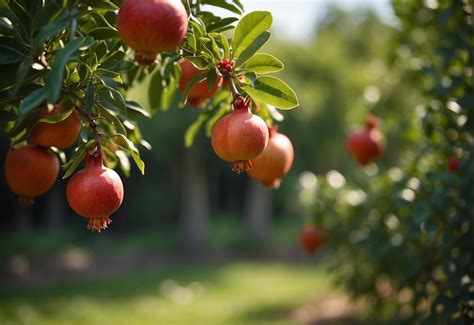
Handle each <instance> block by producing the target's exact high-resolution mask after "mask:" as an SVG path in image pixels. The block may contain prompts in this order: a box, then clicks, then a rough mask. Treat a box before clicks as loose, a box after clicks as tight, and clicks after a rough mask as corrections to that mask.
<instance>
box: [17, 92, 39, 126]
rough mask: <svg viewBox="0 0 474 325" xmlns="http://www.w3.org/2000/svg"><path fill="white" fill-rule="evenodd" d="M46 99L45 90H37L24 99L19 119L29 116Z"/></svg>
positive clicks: (19, 110) (19, 111)
mask: <svg viewBox="0 0 474 325" xmlns="http://www.w3.org/2000/svg"><path fill="white" fill-rule="evenodd" d="M45 99H46V91H45V89H44V88H39V89H36V90H35V91H33V92H31V93H30V94H29V95H28V96H26V97H25V99H23V101H22V102H21V104H20V108H19V109H18V118H19V119H22V118H24V117H25V116H27V115H28V114H29V113H30V112H31V111H32V110H33V109H34V108H36V107H38V106H39V105H40V104H41V103H42V102H43V101H44V100H45Z"/></svg>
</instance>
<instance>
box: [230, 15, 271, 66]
mask: <svg viewBox="0 0 474 325" xmlns="http://www.w3.org/2000/svg"><path fill="white" fill-rule="evenodd" d="M272 22H273V18H272V14H271V13H270V12H268V11H254V12H251V13H249V14H247V15H245V16H244V17H243V18H242V19H241V20H240V22H239V23H238V24H237V27H236V28H235V33H234V40H233V42H232V48H233V50H234V54H233V55H234V57H236V58H238V57H239V56H240V54H241V53H242V52H243V51H244V50H245V49H246V48H247V47H248V46H250V45H251V44H252V43H253V42H254V41H255V40H256V39H257V38H258V37H259V36H260V35H261V34H262V33H263V32H265V31H266V30H268V29H269V28H270V27H271V26H272Z"/></svg>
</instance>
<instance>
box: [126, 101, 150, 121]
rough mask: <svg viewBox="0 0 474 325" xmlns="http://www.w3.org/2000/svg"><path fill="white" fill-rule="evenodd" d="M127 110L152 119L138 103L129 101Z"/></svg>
mask: <svg viewBox="0 0 474 325" xmlns="http://www.w3.org/2000/svg"><path fill="white" fill-rule="evenodd" d="M127 109H129V110H132V111H134V112H137V113H140V114H141V115H143V116H145V117H148V118H151V114H150V113H148V111H146V110H145V109H144V108H143V107H141V106H140V105H139V104H138V103H136V102H133V101H130V100H127Z"/></svg>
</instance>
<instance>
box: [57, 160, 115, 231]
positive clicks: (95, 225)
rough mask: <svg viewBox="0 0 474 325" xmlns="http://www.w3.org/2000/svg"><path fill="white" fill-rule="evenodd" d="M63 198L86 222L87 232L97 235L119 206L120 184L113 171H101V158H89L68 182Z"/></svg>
mask: <svg viewBox="0 0 474 325" xmlns="http://www.w3.org/2000/svg"><path fill="white" fill-rule="evenodd" d="M66 196H67V201H68V203H69V205H70V206H71V208H72V209H73V210H74V211H75V212H76V213H77V214H79V215H80V216H82V217H85V218H89V222H88V224H87V229H89V230H95V231H97V232H100V231H101V230H102V229H105V228H107V225H108V224H109V223H111V222H112V221H111V220H110V219H109V216H110V215H111V214H112V213H114V212H115V211H116V210H117V209H118V208H119V207H120V205H121V204H122V200H123V185H122V180H121V179H120V176H119V175H118V174H117V173H116V172H115V171H114V170H112V169H109V168H106V167H104V165H103V164H102V156H101V155H96V156H88V157H87V166H86V168H85V169H83V170H81V171H79V172H77V173H76V174H74V176H72V177H71V179H70V180H69V182H68V184H67V189H66Z"/></svg>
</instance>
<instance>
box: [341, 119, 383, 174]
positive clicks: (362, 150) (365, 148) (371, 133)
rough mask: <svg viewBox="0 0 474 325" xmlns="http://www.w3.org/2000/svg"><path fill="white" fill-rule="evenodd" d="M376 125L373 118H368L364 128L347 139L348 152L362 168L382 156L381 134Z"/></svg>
mask: <svg viewBox="0 0 474 325" xmlns="http://www.w3.org/2000/svg"><path fill="white" fill-rule="evenodd" d="M377 125H378V122H376V120H375V117H373V116H370V117H369V118H368V119H367V125H366V127H365V128H363V129H359V130H355V131H354V132H352V133H351V134H350V135H349V137H348V138H347V150H348V152H349V153H350V154H351V155H352V156H354V157H355V158H356V159H357V161H358V162H359V164H360V165H362V166H365V165H367V164H368V163H369V162H370V161H372V160H375V159H377V158H379V157H380V156H381V155H382V154H383V151H384V146H383V143H382V134H381V133H380V132H379V131H378V130H377Z"/></svg>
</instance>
